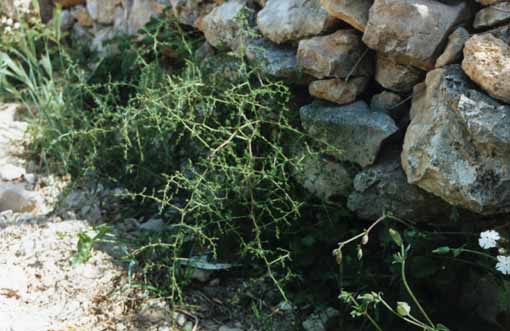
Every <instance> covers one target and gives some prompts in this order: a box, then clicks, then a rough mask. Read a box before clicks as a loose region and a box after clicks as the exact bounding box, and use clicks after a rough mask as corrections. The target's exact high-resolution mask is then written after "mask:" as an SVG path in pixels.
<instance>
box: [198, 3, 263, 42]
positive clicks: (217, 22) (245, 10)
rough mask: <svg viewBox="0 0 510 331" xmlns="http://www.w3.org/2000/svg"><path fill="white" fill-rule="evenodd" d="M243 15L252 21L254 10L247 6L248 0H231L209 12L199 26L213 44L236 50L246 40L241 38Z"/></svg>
mask: <svg viewBox="0 0 510 331" xmlns="http://www.w3.org/2000/svg"><path fill="white" fill-rule="evenodd" d="M241 17H246V18H247V19H248V21H251V19H252V17H254V12H253V10H252V9H250V8H249V7H248V6H247V1H246V0H230V1H227V2H225V3H224V4H222V5H221V6H219V7H216V8H214V9H213V10H212V11H211V12H210V13H209V14H207V15H206V16H205V17H204V18H203V20H202V21H201V22H200V25H199V26H198V28H199V29H200V30H201V31H202V32H203V33H204V36H205V39H207V41H208V42H209V44H211V45H212V46H214V47H216V48H229V49H233V50H235V49H237V48H238V47H239V46H240V43H241V42H245V41H243V40H241V39H242V36H241V33H240V32H241V29H243V26H242V22H241V21H240V18H241Z"/></svg>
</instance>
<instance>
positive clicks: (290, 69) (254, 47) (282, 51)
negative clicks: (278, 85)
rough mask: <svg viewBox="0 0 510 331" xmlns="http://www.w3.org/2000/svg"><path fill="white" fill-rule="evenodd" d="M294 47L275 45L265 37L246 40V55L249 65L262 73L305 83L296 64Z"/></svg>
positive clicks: (300, 69)
mask: <svg viewBox="0 0 510 331" xmlns="http://www.w3.org/2000/svg"><path fill="white" fill-rule="evenodd" d="M296 52H297V51H296V49H295V48H292V47H290V46H286V45H276V44H274V43H272V42H270V41H268V40H266V39H257V40H251V41H249V42H248V46H247V49H246V57H247V58H248V61H249V62H250V64H251V65H253V66H255V67H257V68H258V69H259V70H260V71H261V72H262V73H263V74H264V75H267V76H271V77H276V78H280V79H285V80H288V82H289V83H293V84H300V83H306V81H307V77H305V75H304V73H303V70H302V68H301V67H300V66H298V63H297V59H296Z"/></svg>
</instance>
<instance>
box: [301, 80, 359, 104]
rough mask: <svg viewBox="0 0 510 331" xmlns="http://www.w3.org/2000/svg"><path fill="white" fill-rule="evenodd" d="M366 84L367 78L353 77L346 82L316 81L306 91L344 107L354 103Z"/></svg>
mask: <svg viewBox="0 0 510 331" xmlns="http://www.w3.org/2000/svg"><path fill="white" fill-rule="evenodd" d="M367 83H368V78H367V77H354V78H351V79H349V80H348V81H346V80H345V79H339V78H333V79H325V80H316V81H314V82H312V83H310V85H309V87H308V91H309V93H310V95H312V96H314V97H316V98H319V99H322V100H327V101H331V102H334V103H337V104H339V105H345V104H348V103H352V102H354V101H355V100H356V97H357V96H358V95H360V94H361V93H363V92H364V91H365V88H366V86H367Z"/></svg>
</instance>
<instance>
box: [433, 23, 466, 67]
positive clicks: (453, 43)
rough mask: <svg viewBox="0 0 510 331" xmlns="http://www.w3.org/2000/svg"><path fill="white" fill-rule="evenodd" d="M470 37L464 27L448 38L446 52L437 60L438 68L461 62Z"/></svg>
mask: <svg viewBox="0 0 510 331" xmlns="http://www.w3.org/2000/svg"><path fill="white" fill-rule="evenodd" d="M469 36H470V35H469V32H468V31H467V30H466V29H464V28H463V27H458V28H457V29H455V31H453V33H452V34H450V36H449V37H448V44H447V45H446V48H445V50H444V51H443V53H442V54H441V55H440V56H439V57H438V58H437V60H436V68H440V67H443V66H445V65H447V64H452V63H455V62H457V61H459V60H460V59H461V58H462V50H463V49H464V44H465V43H466V41H467V40H468V39H469Z"/></svg>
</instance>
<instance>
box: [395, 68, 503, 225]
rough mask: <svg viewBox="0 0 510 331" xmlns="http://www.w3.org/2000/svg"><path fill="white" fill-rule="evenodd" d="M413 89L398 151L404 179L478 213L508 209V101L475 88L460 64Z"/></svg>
mask: <svg viewBox="0 0 510 331" xmlns="http://www.w3.org/2000/svg"><path fill="white" fill-rule="evenodd" d="M425 87H426V88H424V89H421V90H418V89H417V90H416V91H415V93H416V94H415V96H414V98H413V105H412V109H411V124H410V126H409V128H408V129H407V133H406V136H405V142H404V147H403V152H402V166H403V168H404V171H405V172H406V175H407V179H408V182H409V183H412V184H416V185H418V186H419V187H421V188H423V189H424V190H426V191H428V192H430V193H433V194H434V195H436V196H439V197H441V198H442V199H444V200H446V201H447V202H449V203H450V204H452V205H458V206H461V207H464V208H466V209H468V210H471V211H473V212H476V213H479V214H485V215H492V214H498V213H505V212H509V211H510V130H508V128H509V127H510V106H507V105H503V104H500V103H498V102H497V101H495V100H494V99H492V98H490V97H489V96H487V95H486V94H484V93H481V92H479V91H477V90H476V89H475V86H474V85H473V84H472V82H471V81H470V80H469V78H468V77H467V76H466V75H465V74H464V73H463V72H462V70H461V68H460V66H458V65H450V66H446V67H444V68H441V69H436V70H434V71H431V72H429V73H428V75H427V79H426V83H425Z"/></svg>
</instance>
